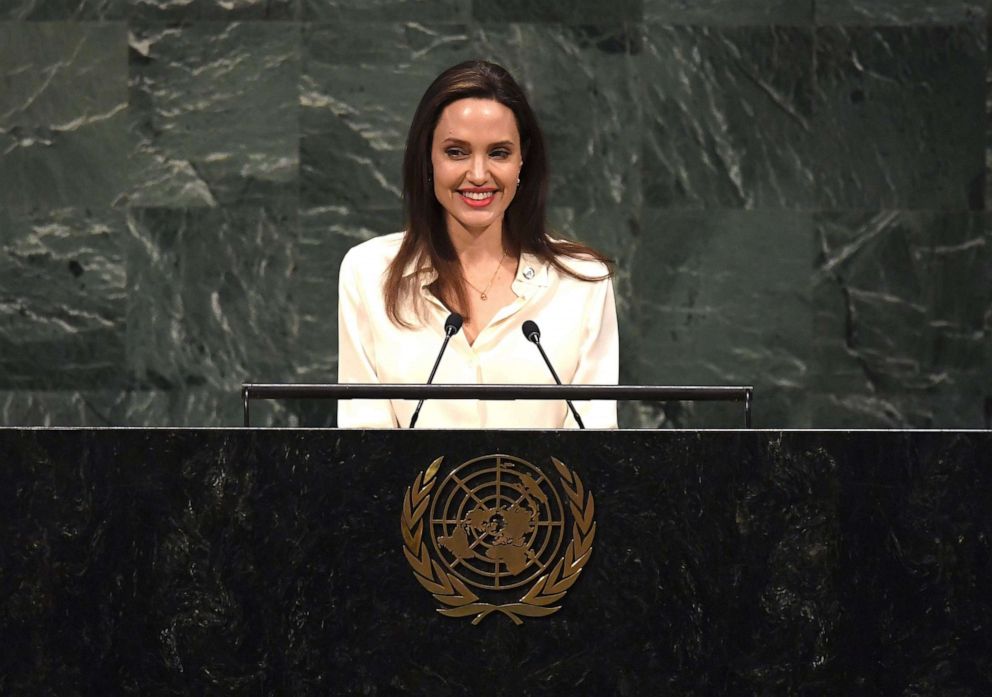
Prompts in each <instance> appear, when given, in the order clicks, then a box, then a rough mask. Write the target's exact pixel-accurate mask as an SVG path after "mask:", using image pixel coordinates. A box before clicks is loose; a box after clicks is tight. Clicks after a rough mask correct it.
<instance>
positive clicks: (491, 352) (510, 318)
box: [338, 233, 619, 429]
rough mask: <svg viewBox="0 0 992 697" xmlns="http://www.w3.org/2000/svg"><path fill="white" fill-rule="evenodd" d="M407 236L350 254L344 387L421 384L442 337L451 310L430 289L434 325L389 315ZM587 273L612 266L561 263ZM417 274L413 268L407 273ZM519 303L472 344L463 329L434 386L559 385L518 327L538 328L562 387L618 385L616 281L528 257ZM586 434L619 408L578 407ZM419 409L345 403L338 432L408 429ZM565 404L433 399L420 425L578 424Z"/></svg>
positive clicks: (343, 301) (344, 297)
mask: <svg viewBox="0 0 992 697" xmlns="http://www.w3.org/2000/svg"><path fill="white" fill-rule="evenodd" d="M402 238H403V233H394V234H391V235H384V236H381V237H376V238H373V239H371V240H368V241H366V242H363V243H362V244H359V245H357V246H355V247H353V248H352V249H350V250H348V253H347V254H346V255H345V258H344V260H343V261H342V262H341V275H340V279H339V292H338V381H339V382H342V383H348V382H350V383H412V384H423V383H425V382H426V381H427V377H428V376H429V375H430V371H431V367H433V365H434V360H435V358H436V357H437V353H438V351H439V350H440V348H441V344H442V342H443V341H444V321H445V319H446V318H447V317H448V314H449V311H448V310H447V309H446V308H445V307H444V305H442V304H441V302H440V301H439V300H438V299H437V298H435V297H434V296H433V295H432V294H431V293H430V292H429V291H428V290H427V289H426V286H427V285H429V284H430V283H431V282H432V281H433V280H434V278H426V279H425V281H424V284H423V286H424V287H422V288H421V292H422V293H423V295H424V298H425V299H426V301H427V308H428V313H429V314H428V318H429V319H428V321H427V323H426V324H424V325H422V326H417V327H415V328H412V329H410V328H405V327H400V326H397V325H396V324H394V323H393V322H392V321H391V320H390V319H389V317H388V316H387V315H386V307H385V299H384V297H383V287H382V286H383V281H384V279H385V272H386V269H387V268H388V266H389V263H390V262H391V261H392V260H393V258H394V257H395V256H396V253H397V251H398V250H399V246H400V241H401V240H402ZM564 262H565V263H567V264H568V265H569V266H570V267H571V268H573V269H575V271H577V272H579V273H581V274H583V275H586V276H594V277H595V276H602V275H603V274H604V273H605V272H606V269H605V268H604V266H603V264H602V263H600V262H598V261H594V260H577V259H566V260H564ZM412 271H413V269H412V267H411V269H410V272H412ZM511 287H512V289H513V292H514V293H515V294H516V296H517V298H516V300H514V301H513V302H512V303H510V304H509V305H507V306H506V307H504V308H502V309H501V310H499V311H498V312H497V313H496V315H495V316H494V317H493V319H492V320H491V321H490V322H489V324H488V325H486V326H485V327H484V328H483V329H482V330H481V331H480V332H479V335H478V336H477V337H476V339H475V342H474V343H473V344H472V345H469V343H468V341H467V340H466V338H465V332H463V331H460V332H458V333H457V334H456V335H455V336H454V337H452V339H451V341H450V342H449V344H448V348H447V350H446V351H445V353H444V357H443V358H442V359H441V364H440V366H439V367H438V370H437V374H436V375H435V376H434V383H435V384H539V385H545V384H554V378H552V376H551V374H550V372H549V371H548V368H547V366H546V365H545V364H544V361H543V360H542V358H541V355H540V352H539V351H538V349H537V347H536V346H534V345H533V344H531V343H530V342H529V341H528V340H527V339H526V337H524V334H523V332H522V331H521V326H522V325H523V323H524V321H526V320H533V321H535V322H536V323H537V325H538V326H539V327H540V329H541V345H542V346H543V347H544V350H545V351H546V352H547V354H548V357H549V358H550V360H551V364H552V365H553V366H554V367H555V370H556V371H557V373H558V376H559V377H560V378H561V381H562V383H564V384H583V385H615V384H617V378H618V372H619V368H618V366H619V346H618V344H619V340H618V335H617V315H616V306H615V302H614V298H613V284H612V282H611V281H610V279H608V278H607V279H605V280H602V281H592V282H590V281H582V280H579V279H576V278H573V277H571V276H568V275H565V274H562V273H560V272H559V271H558V270H557V269H555V268H554V267H553V266H551V265H549V264H546V263H544V262H542V261H540V260H539V259H538V258H537V257H535V256H533V255H530V254H523V255H521V257H520V263H519V264H518V266H517V275H516V278H515V279H514V281H513V284H512V286H511ZM573 404H575V408H576V409H577V410H578V412H579V414H580V415H581V416H582V421H583V422H584V423H585V426H586V428H616V427H617V412H616V402H612V401H610V402H606V401H597V402H590V401H576V400H573ZM415 408H416V402H415V401H408V400H388V401H387V400H379V401H376V400H357V399H355V400H341V401H340V402H338V426H339V427H340V428H397V427H403V428H406V427H407V426H408V425H409V423H410V417H411V416H412V415H413V410H414V409H415ZM576 426H577V424H576V423H575V419H574V418H573V417H572V415H571V412H569V410H568V407H567V406H566V404H565V402H564V401H563V400H556V401H536V400H519V401H509V400H507V401H478V400H475V401H473V400H428V401H427V402H425V403H424V406H423V408H422V409H421V412H420V416H419V417H418V420H417V428H534V429H543V428H563V427H565V428H575V427H576Z"/></svg>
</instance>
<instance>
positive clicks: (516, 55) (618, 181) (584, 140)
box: [472, 24, 643, 234]
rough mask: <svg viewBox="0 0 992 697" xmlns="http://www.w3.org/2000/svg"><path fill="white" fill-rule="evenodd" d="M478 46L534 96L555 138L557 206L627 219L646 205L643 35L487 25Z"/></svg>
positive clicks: (611, 29) (553, 194)
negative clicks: (642, 158)
mask: <svg viewBox="0 0 992 697" xmlns="http://www.w3.org/2000/svg"><path fill="white" fill-rule="evenodd" d="M472 43H473V46H475V47H476V48H477V50H478V51H479V53H480V54H481V55H482V57H484V58H486V59H488V60H492V61H495V62H497V63H499V64H501V65H503V66H504V67H506V68H507V70H509V71H510V72H511V73H512V74H513V76H514V77H515V79H516V80H517V81H518V82H519V83H520V84H521V86H522V87H523V88H524V90H525V91H526V92H527V96H528V99H529V100H530V102H531V106H532V107H533V108H534V110H535V112H536V113H537V117H538V120H539V122H540V124H541V129H542V131H543V132H544V135H545V139H546V141H547V146H548V159H549V161H550V166H551V190H550V202H551V205H554V206H564V207H572V208H577V209H579V210H590V211H609V212H611V213H613V214H614V215H615V216H616V217H618V218H621V219H622V218H624V217H626V216H629V214H630V213H631V211H634V210H636V209H637V208H638V207H639V206H640V204H641V168H640V131H641V126H642V118H643V117H642V114H641V108H640V94H641V89H642V77H641V71H640V69H639V64H638V56H637V53H638V52H639V50H640V36H639V35H638V34H637V33H632V32H631V28H630V27H621V26H595V27H594V26H585V27H569V26H560V25H557V26H556V25H544V24H514V25H509V26H497V27H484V28H482V29H480V30H479V31H478V33H477V34H475V35H474V37H473V42H472ZM525 171H526V166H525ZM596 234H599V233H596Z"/></svg>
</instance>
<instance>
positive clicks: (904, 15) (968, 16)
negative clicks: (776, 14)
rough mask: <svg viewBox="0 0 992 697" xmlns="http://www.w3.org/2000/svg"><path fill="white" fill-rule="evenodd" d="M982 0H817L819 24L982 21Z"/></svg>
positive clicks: (984, 6)
mask: <svg viewBox="0 0 992 697" xmlns="http://www.w3.org/2000/svg"><path fill="white" fill-rule="evenodd" d="M987 9H988V8H987V7H986V2H984V0H817V2H816V21H817V23H818V24H849V25H856V24H865V25H872V26H880V25H887V24H892V25H905V24H959V23H967V22H982V21H984V20H985V14H986V12H987Z"/></svg>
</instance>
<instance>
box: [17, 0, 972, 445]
mask: <svg viewBox="0 0 992 697" xmlns="http://www.w3.org/2000/svg"><path fill="white" fill-rule="evenodd" d="M987 21H988V7H987V3H986V2H985V0H981V1H979V0H972V1H970V2H966V1H961V0H930V1H926V0H890V1H884V0H879V1H877V2H867V1H865V2H862V3H857V2H853V1H852V0H818V1H817V2H815V3H814V2H813V0H805V1H804V0H764V1H758V0H692V1H690V0H615V1H613V2H603V1H602V0H581V1H573V2H532V1H526V2H525V1H523V0H502V1H500V2H481V1H477V2H472V1H470V0H438V1H432V2H426V1H420V2H418V1H409V2H402V1H398V0H392V1H390V0H350V1H343V2H341V1H339V2H318V1H317V0H270V1H267V2H266V1H253V0H234V1H233V2H225V3H223V4H222V3H220V2H209V1H205V0H192V1H191V2H188V3H176V2H172V3H169V2H164V1H162V0H148V1H138V0H96V1H93V2H91V1H87V0H0V424H5V425H19V424H32V425H33V424H59V425H109V424H114V425H153V426H158V425H236V424H238V423H239V418H240V417H239V409H240V402H239V399H238V396H237V390H238V386H239V385H240V383H241V382H242V381H245V380H250V381H332V380H334V379H335V376H336V359H335V345H336V326H335V323H336V319H335V307H336V282H337V266H338V264H339V261H340V259H341V256H342V255H343V253H344V251H345V250H346V249H347V248H348V247H350V246H352V245H353V244H355V243H357V242H359V241H361V240H363V239H366V238H368V237H371V236H373V235H378V234H383V233H388V232H393V231H396V230H399V229H400V228H401V226H402V219H401V209H400V203H399V198H398V194H399V186H400V182H399V163H400V158H401V154H402V148H403V142H404V137H405V132H406V128H407V124H408V122H409V119H410V116H411V114H412V111H413V109H414V107H415V105H416V101H417V99H418V98H419V96H420V94H421V93H422V92H423V90H424V89H425V88H426V87H427V85H428V84H429V82H430V81H431V79H432V78H433V77H434V76H435V75H436V74H437V73H438V72H439V71H440V70H442V69H443V68H445V67H448V66H449V65H451V64H453V63H456V62H458V61H461V60H464V59H467V58H471V57H483V58H488V59H492V60H496V61H499V62H501V63H503V64H505V65H506V66H507V67H508V68H509V69H510V70H511V71H512V72H513V73H514V74H515V75H516V77H517V78H518V79H519V81H520V82H521V83H522V84H523V85H524V86H525V88H526V89H527V90H528V91H529V93H530V95H531V97H532V100H533V103H534V105H535V106H536V108H537V111H538V112H539V115H540V118H541V120H542V123H543V126H544V127H545V129H546V131H547V135H548V138H549V140H550V143H551V153H552V160H553V168H554V175H553V193H552V204H553V208H552V211H551V215H552V218H553V221H554V223H555V225H556V226H557V228H558V229H559V230H561V231H562V232H564V233H566V234H568V235H572V236H574V237H577V238H579V239H581V240H583V241H586V242H589V243H592V244H594V245H598V246H600V247H601V248H602V249H604V250H605V251H606V252H608V253H610V254H611V255H614V256H615V257H616V258H617V260H618V261H619V272H618V275H617V278H616V287H617V293H618V304H619V311H620V321H621V331H622V341H623V343H622V352H623V356H622V381H623V382H625V383H659V384H686V383H699V384H719V383H753V384H755V386H756V388H757V401H756V405H755V421H756V424H757V425H759V426H767V427H776V428H779V427H787V428H792V427H810V426H812V427H818V428H830V427H850V426H866V427H914V428H915V427H947V428H971V427H980V426H982V425H983V424H984V417H983V404H984V403H985V400H986V399H987V398H988V396H989V395H992V368H990V366H992V360H990V359H992V336H990V335H992V254H990V248H989V247H990V245H989V242H990V239H992V235H990V228H989V215H988V213H987V212H986V206H987V198H988V190H987V182H986V159H987V152H988V137H987V135H988V117H987V106H986V105H987V101H988V97H987V94H988V93H989V88H988V84H989V78H988V76H989V70H988V38H987V37H988V25H987ZM428 367H429V366H425V371H426V369H427V368H428ZM330 418H331V414H330V412H329V411H328V409H326V408H324V409H318V408H317V407H315V406H313V405H302V404H298V403H297V404H293V403H290V404H286V405H277V406H274V407H272V408H270V409H269V410H268V411H264V410H261V409H260V410H259V413H258V423H264V424H272V425H292V424H304V425H305V424H312V425H320V424H326V423H330V421H329V420H330ZM623 421H624V423H625V424H626V425H664V426H669V425H677V426H689V427H699V426H727V425H736V424H738V423H739V412H738V410H736V409H735V410H730V409H729V408H728V409H722V408H714V407H708V408H703V407H699V408H693V407H691V406H689V405H671V406H669V408H668V409H667V410H665V411H664V412H663V411H660V410H659V409H657V408H654V407H650V406H647V405H641V406H637V405H634V406H630V407H629V408H628V409H627V410H626V411H625V413H624V415H623Z"/></svg>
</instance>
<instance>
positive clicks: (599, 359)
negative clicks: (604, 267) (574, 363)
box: [565, 278, 620, 428]
mask: <svg viewBox="0 0 992 697" xmlns="http://www.w3.org/2000/svg"><path fill="white" fill-rule="evenodd" d="M580 316H582V317H584V318H585V325H586V326H585V329H584V337H583V341H582V348H581V351H580V352H579V363H578V368H577V369H576V371H575V376H574V378H573V379H572V383H573V384H576V385H616V384H617V382H618V380H619V377H620V338H619V332H618V329H617V308H616V300H615V299H614V296H613V281H612V280H611V279H609V278H607V279H605V280H603V281H598V282H596V284H595V290H594V291H593V292H592V293H591V294H590V297H589V300H588V305H587V307H585V308H583V313H582V315H580ZM573 403H574V404H575V408H576V409H577V410H578V412H579V415H580V416H581V417H582V421H583V423H584V424H585V427H586V428H617V403H616V402H615V401H612V400H611V401H602V400H596V401H586V400H579V401H575V402H573ZM577 426H578V424H576V423H575V418H574V417H573V416H572V413H571V411H570V410H569V412H568V416H567V417H566V419H565V427H566V428H575V427H577Z"/></svg>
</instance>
